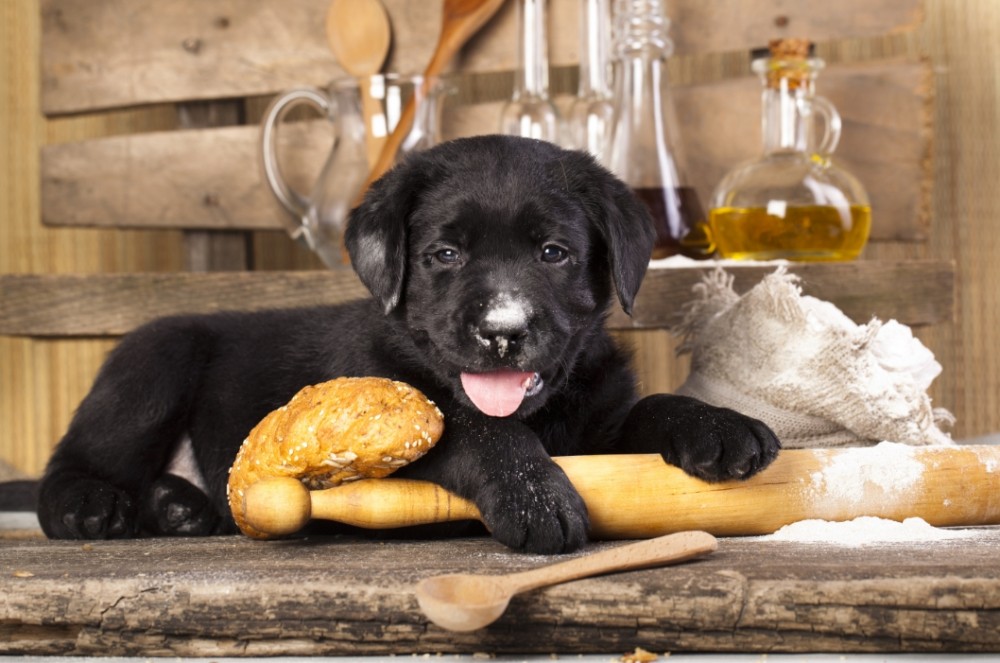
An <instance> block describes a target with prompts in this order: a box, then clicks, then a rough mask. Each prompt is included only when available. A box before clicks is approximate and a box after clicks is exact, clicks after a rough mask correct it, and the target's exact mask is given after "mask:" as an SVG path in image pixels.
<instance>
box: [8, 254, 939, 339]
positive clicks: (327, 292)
mask: <svg viewBox="0 0 1000 663" xmlns="http://www.w3.org/2000/svg"><path fill="white" fill-rule="evenodd" d="M726 268H727V269H728V270H730V271H731V272H732V273H734V274H735V275H736V278H735V284H734V286H735V287H736V288H737V290H738V291H745V290H746V289H748V288H749V287H751V286H753V285H754V284H755V283H756V282H757V281H759V280H760V278H761V277H763V276H764V275H765V274H767V273H770V272H771V271H773V270H774V269H775V268H774V267H773V266H760V265H747V266H742V265H734V266H731V267H730V266H727V267H726ZM706 269H708V268H706V267H692V268H686V267H683V268H673V267H671V268H661V269H651V270H650V271H649V272H648V274H647V276H646V280H645V281H644V283H643V285H642V288H641V289H640V291H639V296H638V298H637V301H636V304H635V309H634V311H633V314H634V317H633V318H628V317H627V316H625V315H624V313H621V312H620V311H619V312H616V313H614V314H613V315H612V316H611V319H610V322H609V324H610V325H611V327H612V328H618V329H631V328H650V327H658V328H662V327H665V326H668V325H670V324H672V323H674V322H675V318H674V316H675V314H676V311H677V309H678V307H679V306H681V304H683V303H684V302H685V301H688V300H689V299H690V297H691V286H693V285H694V284H695V283H697V282H698V281H699V280H700V279H701V278H702V275H703V274H704V273H705V271H706ZM790 271H792V272H794V273H797V274H800V275H801V276H802V283H803V289H804V292H806V293H807V294H814V295H816V296H818V297H822V298H824V299H827V300H829V301H832V302H834V303H835V304H837V305H838V306H840V307H841V308H842V309H843V310H844V312H845V313H846V314H847V315H849V316H851V317H852V318H854V319H855V320H857V321H858V322H867V321H868V320H869V319H870V318H871V317H872V316H878V317H880V318H882V319H889V318H895V319H897V320H899V321H900V322H903V323H906V324H910V325H915V326H919V325H924V324H930V323H934V322H940V321H943V320H950V319H951V318H952V316H953V309H954V292H953V290H954V266H953V265H952V264H951V263H949V262H945V261H912V262H910V261H908V262H899V263H888V262H885V263H884V262H868V261H859V262H851V263H827V264H822V263H812V264H800V265H793V266H791V268H790ZM365 296H367V291H366V290H365V289H364V287H363V286H362V285H361V283H360V281H358V280H357V277H355V276H354V274H353V273H352V272H350V271H336V272H333V271H302V272H247V273H231V272H230V273H208V274H190V273H171V274H162V273H161V274H98V275H88V276H71V275H55V274H37V275H36V274H25V275H15V274H6V275H0V334H5V335H8V336H50V337H51V336H107V335H112V336H116V335H120V334H124V333H125V332H127V331H129V330H131V329H133V328H135V327H136V326H138V325H140V324H142V323H144V322H146V321H148V320H151V319H153V318H156V317H160V316H164V315H171V314H175V313H208V312H213V311H220V310H252V309H259V308H275V307H277V308H288V307H295V306H308V305H315V304H336V303H340V302H344V301H347V300H350V299H356V298H359V297H365Z"/></svg>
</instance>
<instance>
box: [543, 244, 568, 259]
mask: <svg viewBox="0 0 1000 663" xmlns="http://www.w3.org/2000/svg"><path fill="white" fill-rule="evenodd" d="M568 257H569V251H567V250H566V249H564V248H563V247H561V246H559V245H557V244H546V245H545V246H543V247H542V262H549V263H560V262H564V261H565V260H566V258H568Z"/></svg>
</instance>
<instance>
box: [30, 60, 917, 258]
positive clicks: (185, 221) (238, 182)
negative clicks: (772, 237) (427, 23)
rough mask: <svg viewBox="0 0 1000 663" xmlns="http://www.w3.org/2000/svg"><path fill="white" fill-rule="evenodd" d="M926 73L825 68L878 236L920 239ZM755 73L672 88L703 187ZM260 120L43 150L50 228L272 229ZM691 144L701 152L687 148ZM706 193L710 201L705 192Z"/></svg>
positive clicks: (736, 134)
mask: <svg viewBox="0 0 1000 663" xmlns="http://www.w3.org/2000/svg"><path fill="white" fill-rule="evenodd" d="M928 76H929V70H928V67H927V65H926V64H925V63H915V62H894V63H878V64H862V65H851V66H838V67H831V68H830V69H829V70H828V71H826V72H824V74H823V78H822V80H821V85H820V88H821V92H822V93H823V94H824V95H826V96H827V97H828V98H829V99H830V100H831V101H832V102H833V103H834V104H835V105H836V106H837V107H838V108H839V109H840V112H841V114H842V115H843V117H844V133H843V140H842V142H841V146H840V148H839V149H838V151H837V153H836V159H837V160H838V161H839V162H840V163H842V164H843V165H844V166H845V167H846V168H848V169H849V170H851V172H853V173H854V174H855V175H856V176H858V177H859V178H860V179H861V181H862V182H863V183H865V184H866V186H867V189H868V191H869V194H870V196H871V198H872V205H873V209H874V222H873V228H872V237H873V238H874V239H876V240H916V239H921V238H923V237H925V236H926V226H927V201H926V198H927V192H928V191H929V187H928V186H927V182H926V180H927V178H928V177H929V176H930V174H929V163H930V161H929V159H928V156H929V152H930V134H929V132H928V131H927V130H926V128H927V123H928V122H929V121H930V120H929V104H928V95H929V90H928V87H927V85H926V82H927V79H928ZM759 95H760V88H759V83H758V82H757V80H756V78H751V77H747V78H744V79H738V80H732V81H722V82H716V83H711V84H703V85H692V86H682V87H678V88H677V104H678V112H679V115H680V118H681V121H682V126H683V128H684V136H683V139H684V141H685V144H686V145H687V146H688V150H687V151H688V160H689V162H690V166H691V176H692V182H693V183H694V184H695V186H696V187H697V188H698V189H699V191H701V192H702V195H703V197H706V198H707V196H708V195H709V194H710V192H711V190H712V188H713V187H714V186H715V184H716V183H717V182H718V181H719V179H721V178H722V176H723V175H724V174H725V173H726V172H727V171H728V170H729V169H730V168H732V167H733V166H734V165H735V164H738V163H740V162H742V161H744V160H746V159H748V158H752V157H754V156H756V155H758V154H759V153H760V145H761V137H760V112H761V111H760V101H759ZM501 105H502V104H501V103H500V102H498V103H495V104H479V105H475V106H465V107H459V108H455V109H453V110H452V111H451V112H449V113H448V114H447V115H446V118H445V138H454V137H458V136H469V135H475V134H482V133H492V132H494V131H496V128H497V123H498V118H499V113H500V107H501ZM280 132H281V136H282V141H283V143H282V144H283V146H284V147H283V149H282V154H283V155H284V158H283V166H284V168H285V170H286V171H287V174H288V179H289V181H290V182H292V183H293V184H294V185H295V186H296V187H298V188H299V190H302V191H308V190H309V186H310V184H311V182H312V180H313V178H314V177H315V176H316V174H317V173H319V171H320V168H321V167H322V164H323V162H324V160H325V158H326V154H327V152H328V151H329V149H330V145H331V143H332V135H331V129H330V127H329V125H328V123H327V122H326V121H325V120H316V121H306V122H295V123H287V124H286V125H284V126H283V127H282V128H281V130H280ZM257 134H258V131H257V128H256V127H225V128H217V129H204V130H191V131H180V132H158V133H149V134H140V135H127V136H115V137H111V138H104V139H100V140H92V141H85V142H78V143H66V144H61V145H50V146H47V147H45V148H44V149H43V150H42V201H43V202H42V211H43V212H42V213H43V222H44V223H46V224H48V225H60V226H62V225H66V226H115V227H141V228H177V227H183V228H215V229H222V228H227V229H232V228H246V229H263V228H279V227H281V225H282V224H283V223H285V222H286V217H285V216H284V214H283V213H282V212H280V211H279V210H278V208H277V205H276V204H275V203H274V202H273V200H272V199H271V195H270V193H269V192H268V191H267V188H266V185H265V184H264V183H263V182H262V177H261V174H260V172H259V170H258V168H256V164H257V162H258V156H257V152H258V147H257V141H258V135H257ZM694 147H697V149H694ZM706 202H707V201H706Z"/></svg>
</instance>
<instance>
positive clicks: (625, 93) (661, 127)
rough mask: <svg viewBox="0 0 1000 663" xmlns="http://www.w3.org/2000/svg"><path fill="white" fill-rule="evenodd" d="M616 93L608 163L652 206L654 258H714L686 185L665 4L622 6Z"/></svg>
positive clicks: (657, 0)
mask: <svg viewBox="0 0 1000 663" xmlns="http://www.w3.org/2000/svg"><path fill="white" fill-rule="evenodd" d="M614 9H615V11H614V61H613V62H614V72H615V75H614V86H615V89H614V95H613V98H614V99H615V104H616V105H615V113H614V118H613V121H612V128H611V139H610V141H609V153H608V156H607V158H606V159H604V162H605V163H606V164H607V165H608V168H609V169H610V170H611V171H612V172H613V173H615V174H616V175H617V176H618V177H619V178H621V179H622V181H624V182H625V183H626V184H628V185H629V186H630V187H631V188H632V190H633V191H634V192H635V193H636V196H637V197H639V198H640V199H642V201H643V202H645V203H646V206H647V207H648V208H649V212H650V215H651V216H652V217H653V226H654V228H655V230H656V245H655V247H654V249H653V256H652V257H653V258H666V257H669V256H673V255H684V256H687V257H690V258H696V259H704V258H710V257H712V254H713V252H714V246H713V244H712V241H711V239H710V236H709V234H708V232H707V229H708V224H707V219H706V218H705V214H704V210H703V208H702V206H701V202H700V201H699V199H698V194H697V192H696V191H695V189H694V188H693V187H691V186H690V183H689V182H688V180H687V174H686V172H685V169H684V156H683V153H682V151H681V147H682V146H681V144H680V141H679V140H678V139H677V136H678V135H679V134H678V132H677V119H676V116H675V111H674V107H673V102H672V99H671V96H670V87H669V83H668V78H667V62H666V61H667V58H668V57H669V56H670V53H671V52H672V51H673V43H672V42H671V41H670V39H669V37H668V36H667V31H668V29H669V26H670V21H669V20H668V19H667V18H666V17H665V16H664V14H663V7H662V1H661V0H615V5H614Z"/></svg>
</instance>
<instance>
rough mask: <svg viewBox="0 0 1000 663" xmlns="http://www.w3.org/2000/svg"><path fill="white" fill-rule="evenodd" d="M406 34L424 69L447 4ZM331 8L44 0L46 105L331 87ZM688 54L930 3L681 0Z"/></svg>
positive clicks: (245, 2)
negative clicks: (327, 29)
mask: <svg viewBox="0 0 1000 663" xmlns="http://www.w3.org/2000/svg"><path fill="white" fill-rule="evenodd" d="M384 4H385V6H386V9H387V11H388V12H389V14H390V16H391V17H392V18H393V20H394V21H395V22H396V23H397V24H398V25H408V26H412V29H407V30H400V29H396V30H394V31H393V47H392V53H391V55H390V58H389V60H388V62H387V65H386V69H387V70H389V71H400V72H405V73H416V72H419V71H421V70H423V67H424V64H425V63H426V62H427V61H428V60H429V59H430V54H431V52H432V51H433V48H434V44H435V42H436V38H437V35H438V33H439V32H440V25H441V9H440V8H441V5H440V3H438V2H412V1H411V0H384ZM549 4H550V8H549V13H550V15H551V17H550V23H549V24H550V25H551V26H559V27H558V28H555V29H551V30H550V31H549V33H550V34H549V43H550V55H549V60H550V63H551V64H553V65H563V64H575V63H576V62H578V61H579V49H578V41H577V34H578V32H577V28H576V26H577V25H578V11H579V4H580V3H579V2H578V1H577V0H551V1H550V3H549ZM328 5H329V2H328V1H327V0H283V1H282V2H273V1H272V0H213V1H212V2H198V1H192V0H164V1H162V2H157V3H150V4H143V5H136V4H135V3H134V2H133V1H132V0H102V1H101V2H93V1H92V0H42V2H41V8H42V19H43V25H42V28H43V30H44V34H45V39H46V41H45V48H44V49H43V51H42V95H43V102H42V107H43V110H44V112H45V113H47V114H57V113H71V112H80V111H86V110H94V109H98V108H113V107H116V106H132V105H136V104H145V103H155V102H159V101H182V100H190V99H220V98H225V97H238V96H248V95H254V94H267V93H273V92H275V91H277V90H281V89H285V88H288V87H292V86H294V85H302V84H311V85H324V84H325V83H326V82H327V81H328V80H330V79H331V78H334V77H335V76H338V75H341V74H343V69H341V68H340V66H339V64H338V63H337V62H336V60H335V59H334V58H333V56H332V54H331V53H330V50H329V47H328V46H327V45H326V42H325V41H324V36H323V33H322V31H321V29H320V28H321V26H322V25H323V17H324V16H325V13H326V8H327V6H328ZM514 5H515V3H512V2H508V3H506V4H505V6H504V7H503V8H502V9H501V11H500V12H499V14H498V16H497V17H496V19H495V20H494V21H492V22H491V23H490V25H488V26H487V27H486V28H485V29H484V30H482V31H481V32H480V33H479V34H478V35H476V37H475V38H474V39H473V41H472V42H470V44H469V45H468V46H467V48H466V49H465V50H464V53H463V56H462V57H461V58H460V59H459V61H458V62H457V63H456V64H457V65H458V66H460V67H461V69H462V70H464V71H504V70H510V69H512V68H513V67H514V65H515V64H516V57H517V56H516V48H515V45H516V44H517V36H516V34H517V33H516V29H517V24H516V21H515V7H514ZM670 15H671V16H673V17H675V18H676V19H677V26H676V27H675V29H674V30H673V31H672V34H673V37H674V40H675V52H676V53H677V54H679V55H681V54H683V55H687V54H694V53H710V52H718V51H738V50H747V49H751V48H755V47H758V46H763V45H766V40H767V38H768V37H770V36H782V35H785V34H793V35H799V36H808V37H810V38H812V39H814V40H816V41H828V40H830V39H834V38H841V37H845V36H852V37H861V36H871V35H883V34H886V33H889V32H893V31H898V30H903V29H906V28H912V27H915V26H916V25H917V23H918V21H919V19H920V17H921V11H920V0H839V2H838V5H837V11H834V12H831V11H830V8H829V4H828V2H827V1H826V0H798V1H797V2H794V3H790V2H780V1H778V2H774V1H772V2H763V3H760V2H753V3H747V2H740V0H673V2H672V3H670Z"/></svg>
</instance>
